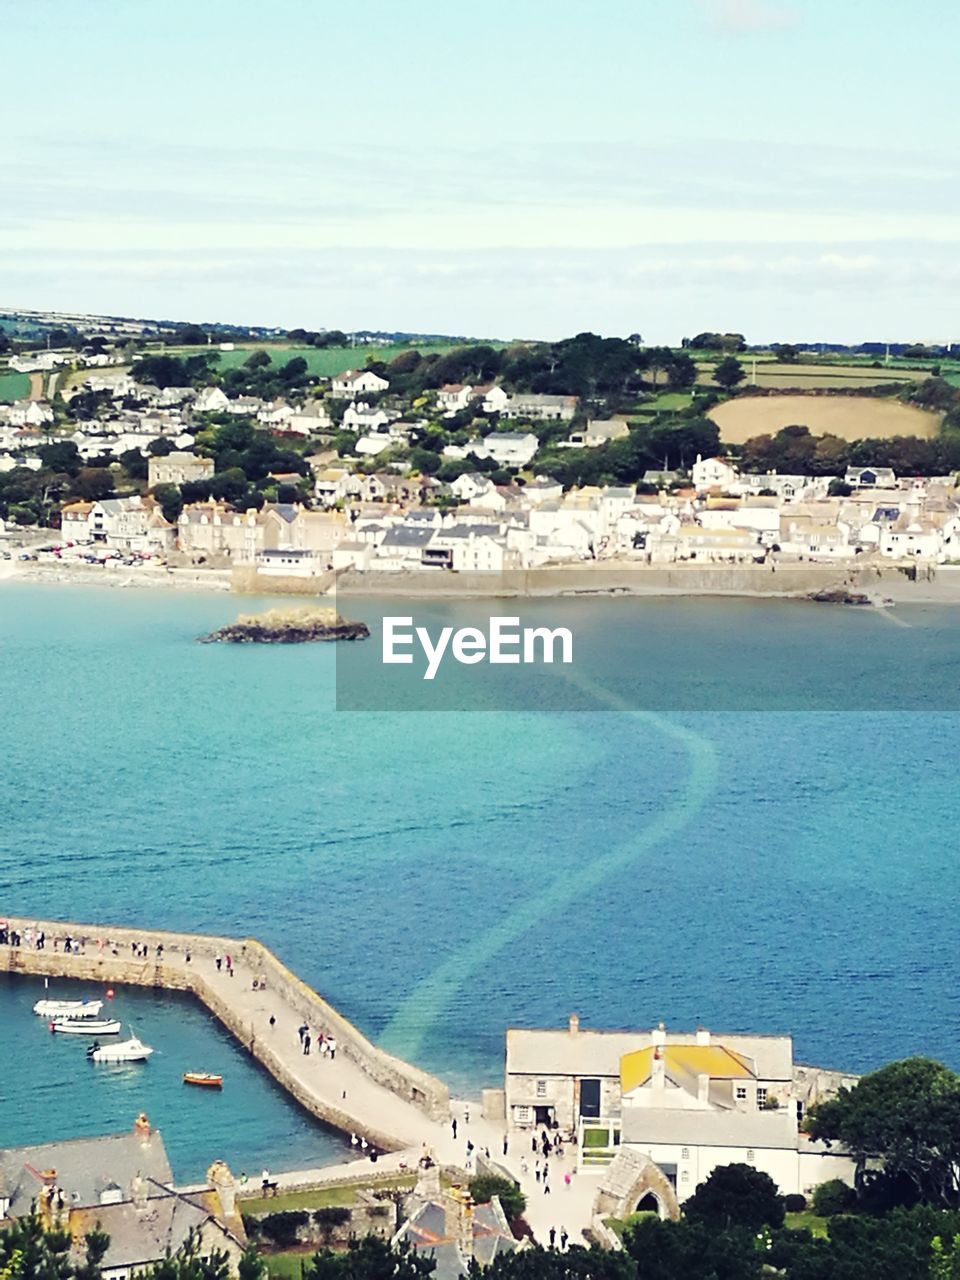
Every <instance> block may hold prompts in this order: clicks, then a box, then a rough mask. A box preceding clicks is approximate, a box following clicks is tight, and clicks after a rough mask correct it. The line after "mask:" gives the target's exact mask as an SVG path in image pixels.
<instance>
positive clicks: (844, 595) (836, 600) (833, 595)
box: [807, 587, 870, 604]
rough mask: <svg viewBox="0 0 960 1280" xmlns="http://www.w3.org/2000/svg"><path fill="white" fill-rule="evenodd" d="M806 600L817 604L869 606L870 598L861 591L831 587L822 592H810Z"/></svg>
mask: <svg viewBox="0 0 960 1280" xmlns="http://www.w3.org/2000/svg"><path fill="white" fill-rule="evenodd" d="M807 599H808V600H816V602H817V603H818V604H869V603H870V597H869V596H865V595H864V594H863V592H862V591H848V590H847V588H846V587H833V588H831V589H829V590H828V589H824V590H823V591H811V592H810V593H809V595H808V596H807Z"/></svg>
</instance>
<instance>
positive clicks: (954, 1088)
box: [808, 1058, 960, 1207]
mask: <svg viewBox="0 0 960 1280" xmlns="http://www.w3.org/2000/svg"><path fill="white" fill-rule="evenodd" d="M808 1129H809V1132H810V1135H811V1137H814V1138H818V1139H822V1140H824V1141H826V1142H839V1143H842V1144H843V1146H845V1147H846V1148H847V1150H848V1151H850V1152H851V1153H852V1154H853V1155H854V1157H855V1158H856V1161H857V1165H858V1170H859V1171H860V1172H862V1171H863V1170H864V1168H865V1167H866V1163H867V1161H868V1160H869V1159H871V1158H876V1157H880V1158H881V1159H882V1160H883V1168H884V1171H885V1172H886V1173H887V1174H890V1175H896V1174H902V1175H904V1176H905V1177H906V1178H907V1179H909V1181H910V1182H911V1183H912V1185H913V1186H914V1187H915V1188H916V1191H917V1194H918V1195H919V1197H920V1198H921V1199H922V1200H924V1201H925V1202H927V1203H929V1204H932V1205H938V1206H940V1207H956V1206H958V1205H960V1077H958V1076H957V1075H955V1074H954V1072H952V1071H950V1070H949V1069H948V1068H947V1067H945V1066H943V1065H942V1064H941V1063H939V1062H934V1061H933V1060H932V1059H930V1058H906V1059H904V1060H903V1061H902V1062H891V1063H889V1064H888V1065H887V1066H885V1067H881V1068H880V1070H879V1071H873V1072H871V1073H870V1074H869V1075H866V1076H864V1077H863V1079H862V1080H860V1081H859V1082H858V1083H857V1084H856V1085H855V1086H854V1087H853V1088H852V1089H841V1090H840V1092H839V1094H838V1095H837V1096H836V1097H835V1098H831V1099H829V1100H828V1101H826V1102H822V1103H820V1104H819V1105H818V1106H817V1107H815V1108H813V1109H812V1110H811V1112H810V1113H809V1114H808Z"/></svg>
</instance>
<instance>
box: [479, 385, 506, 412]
mask: <svg viewBox="0 0 960 1280" xmlns="http://www.w3.org/2000/svg"><path fill="white" fill-rule="evenodd" d="M473 392H474V395H481V394H482V395H483V412H484V413H503V412H504V411H505V409H506V407H507V405H508V404H509V403H510V397H509V396H508V395H507V393H506V392H505V391H504V389H503V387H501V386H500V384H499V383H490V384H489V385H487V386H483V387H474V389H473Z"/></svg>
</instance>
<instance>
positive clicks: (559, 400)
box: [503, 395, 577, 422]
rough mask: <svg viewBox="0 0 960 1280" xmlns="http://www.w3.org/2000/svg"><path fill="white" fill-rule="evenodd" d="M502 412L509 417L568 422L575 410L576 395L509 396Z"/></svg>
mask: <svg viewBox="0 0 960 1280" xmlns="http://www.w3.org/2000/svg"><path fill="white" fill-rule="evenodd" d="M503 412H504V413H506V414H508V415H509V416H510V417H511V418H535V419H537V420H539V421H555V422H569V421H570V419H571V418H572V417H573V415H574V414H575V413H576V412H577V397H576V396H551V395H516V396H510V397H509V398H508V400H507V403H506V405H505V407H504V409H503Z"/></svg>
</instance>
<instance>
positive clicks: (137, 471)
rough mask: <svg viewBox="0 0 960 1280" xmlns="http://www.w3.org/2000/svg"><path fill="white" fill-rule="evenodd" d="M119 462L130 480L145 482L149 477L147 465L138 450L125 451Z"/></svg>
mask: <svg viewBox="0 0 960 1280" xmlns="http://www.w3.org/2000/svg"><path fill="white" fill-rule="evenodd" d="M119 461H120V465H121V466H122V467H123V469H124V471H125V472H126V473H127V475H128V476H129V477H130V479H131V480H146V478H147V476H148V475H149V463H148V462H147V459H146V458H145V457H144V456H143V454H142V453H141V452H140V450H139V449H125V450H124V451H123V453H121V455H120V459H119Z"/></svg>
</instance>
